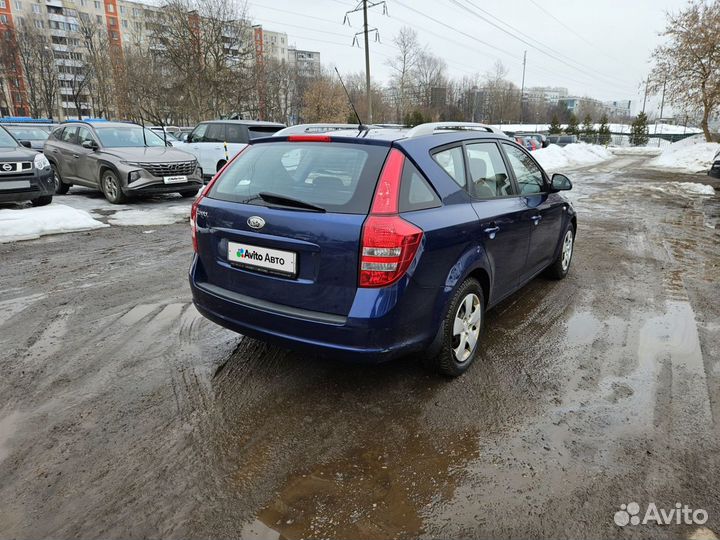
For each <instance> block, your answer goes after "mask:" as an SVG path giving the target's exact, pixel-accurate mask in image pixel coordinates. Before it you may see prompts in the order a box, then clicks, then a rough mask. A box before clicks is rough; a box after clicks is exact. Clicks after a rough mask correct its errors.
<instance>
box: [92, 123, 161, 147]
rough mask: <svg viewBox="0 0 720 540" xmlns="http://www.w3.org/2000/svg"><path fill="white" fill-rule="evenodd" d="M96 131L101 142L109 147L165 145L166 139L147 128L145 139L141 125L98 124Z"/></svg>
mask: <svg viewBox="0 0 720 540" xmlns="http://www.w3.org/2000/svg"><path fill="white" fill-rule="evenodd" d="M95 131H96V132H97V135H98V138H99V139H100V144H102V145H103V146H105V147H107V148H140V147H143V146H165V141H163V140H162V138H161V137H160V136H159V135H158V134H156V133H155V132H153V131H152V130H151V129H147V128H145V139H144V140H143V128H142V127H141V126H133V125H127V126H103V127H99V126H96V127H95ZM146 143H147V144H146Z"/></svg>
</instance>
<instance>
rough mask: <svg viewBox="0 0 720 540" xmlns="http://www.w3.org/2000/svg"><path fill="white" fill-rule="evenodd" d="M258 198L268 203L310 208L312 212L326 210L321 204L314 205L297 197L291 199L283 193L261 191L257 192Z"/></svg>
mask: <svg viewBox="0 0 720 540" xmlns="http://www.w3.org/2000/svg"><path fill="white" fill-rule="evenodd" d="M258 195H259V196H260V198H261V199H262V200H263V201H265V202H269V203H270V204H279V205H282V206H291V207H295V208H303V209H305V210H312V211H313V212H327V210H325V209H324V208H323V207H322V206H316V205H314V204H311V203H309V202H305V201H301V200H299V199H293V198H292V197H285V196H284V195H277V194H275V193H267V192H266V191H263V192H261V193H258Z"/></svg>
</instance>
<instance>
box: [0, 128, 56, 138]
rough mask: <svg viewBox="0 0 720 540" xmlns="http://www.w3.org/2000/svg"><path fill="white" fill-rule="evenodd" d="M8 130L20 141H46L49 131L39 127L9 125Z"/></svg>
mask: <svg viewBox="0 0 720 540" xmlns="http://www.w3.org/2000/svg"><path fill="white" fill-rule="evenodd" d="M7 130H8V131H9V132H10V133H12V134H13V135H14V136H15V138H16V139H18V140H19V141H44V140H45V139H47V138H48V135H49V133H48V132H47V131H45V130H44V129H42V128H39V127H31V126H8V127H7Z"/></svg>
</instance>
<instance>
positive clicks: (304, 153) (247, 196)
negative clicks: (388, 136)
mask: <svg viewBox="0 0 720 540" xmlns="http://www.w3.org/2000/svg"><path fill="white" fill-rule="evenodd" d="M388 150H389V149H388V148H387V147H384V146H375V145H366V144H362V145H361V144H351V143H334V142H333V143H322V142H299V143H296V142H277V143H263V144H257V145H254V146H251V147H249V148H248V149H247V150H245V151H244V152H243V153H242V154H241V155H240V156H239V157H238V158H237V159H236V160H235V161H233V162H232V163H231V164H230V166H229V167H228V168H227V169H226V170H225V172H224V173H223V174H222V176H221V177H220V178H219V179H218V181H217V182H216V183H215V185H214V186H213V188H212V189H211V191H210V192H209V193H208V196H209V197H210V198H213V199H220V200H224V201H233V202H240V203H248V204H256V205H260V206H272V205H271V204H268V203H267V202H265V201H264V200H263V199H262V198H261V197H260V196H259V194H260V193H270V194H273V195H279V196H281V197H287V198H290V199H295V200H298V201H302V202H305V203H309V204H311V205H314V206H319V207H321V208H323V209H325V210H326V211H328V212H337V213H341V214H366V213H367V212H368V210H369V208H370V201H371V199H372V195H373V192H374V191H375V185H376V184H377V180H378V176H379V175H380V169H381V167H382V164H383V162H384V161H385V157H386V156H387V153H388Z"/></svg>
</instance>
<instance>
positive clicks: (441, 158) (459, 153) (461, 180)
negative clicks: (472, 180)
mask: <svg viewBox="0 0 720 540" xmlns="http://www.w3.org/2000/svg"><path fill="white" fill-rule="evenodd" d="M433 159H434V160H435V161H436V162H437V163H438V165H440V166H441V167H442V168H443V169H444V170H445V172H446V173H448V174H449V175H450V177H451V178H452V179H453V180H455V183H456V184H457V185H458V186H460V187H465V183H466V181H465V162H464V161H463V150H462V146H455V147H453V148H448V149H446V150H441V151H440V152H435V153H434V154H433Z"/></svg>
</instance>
